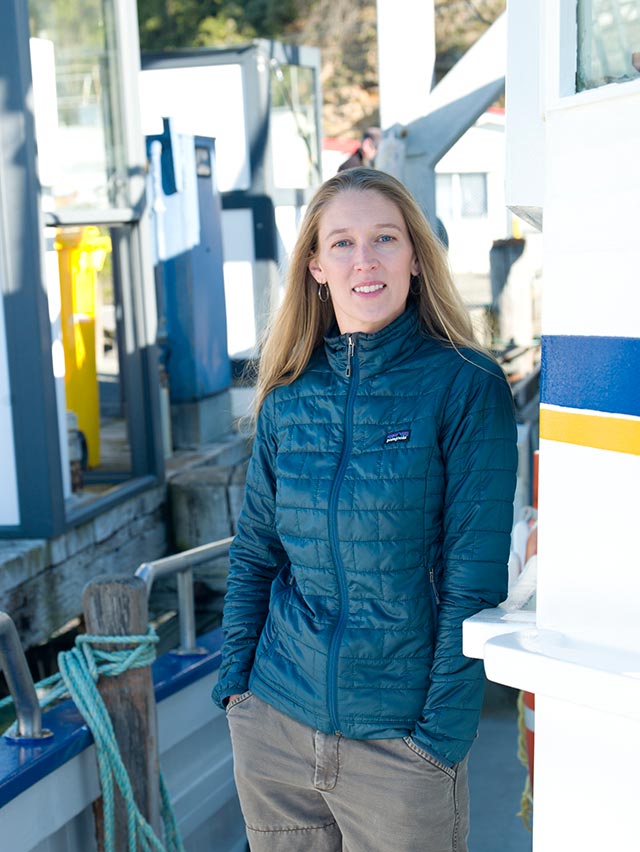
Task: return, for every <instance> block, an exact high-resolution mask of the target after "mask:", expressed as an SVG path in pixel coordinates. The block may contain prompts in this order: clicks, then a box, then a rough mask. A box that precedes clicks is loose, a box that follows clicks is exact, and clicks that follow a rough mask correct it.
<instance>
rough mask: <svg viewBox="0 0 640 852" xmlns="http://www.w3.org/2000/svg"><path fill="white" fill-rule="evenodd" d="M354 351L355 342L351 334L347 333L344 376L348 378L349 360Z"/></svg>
mask: <svg viewBox="0 0 640 852" xmlns="http://www.w3.org/2000/svg"><path fill="white" fill-rule="evenodd" d="M355 351H356V344H355V342H354V339H353V337H352V336H351V335H349V339H348V341H347V369H346V370H345V373H344V374H345V376H346V377H347V378H348V379H350V378H351V360H352V358H353V353H354V352H355Z"/></svg>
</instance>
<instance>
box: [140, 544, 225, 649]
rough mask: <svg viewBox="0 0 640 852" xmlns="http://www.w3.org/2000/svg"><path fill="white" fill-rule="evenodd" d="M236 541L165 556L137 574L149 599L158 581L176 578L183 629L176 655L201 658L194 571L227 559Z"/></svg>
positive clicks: (147, 564)
mask: <svg viewBox="0 0 640 852" xmlns="http://www.w3.org/2000/svg"><path fill="white" fill-rule="evenodd" d="M232 541H233V538H223V539H221V540H220V541H213V542H210V543H208V544H202V545H200V546H199V547H192V548H191V549H190V550H183V551H182V552H180V553H175V554H173V555H172V556H165V557H163V558H162V559H156V560H154V561H153V562H143V563H142V565H140V567H139V568H138V569H137V570H136V577H140V578H141V579H142V580H144V582H145V584H146V586H147V596H149V595H150V594H151V588H152V586H153V583H154V581H155V580H156V579H157V578H159V577H168V576H171V575H173V574H177V575H178V577H177V581H178V622H179V629H180V646H179V648H178V650H177V653H180V654H198V653H200V649H199V648H198V646H197V644H196V617H195V604H194V598H193V568H195V567H196V566H198V565H202V564H203V563H205V562H208V561H209V560H211V559H217V558H220V557H222V556H227V555H228V553H229V546H230V545H231V542H232Z"/></svg>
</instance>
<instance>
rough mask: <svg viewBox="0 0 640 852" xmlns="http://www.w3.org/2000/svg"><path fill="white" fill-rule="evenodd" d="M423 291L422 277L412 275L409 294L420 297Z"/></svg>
mask: <svg viewBox="0 0 640 852" xmlns="http://www.w3.org/2000/svg"><path fill="white" fill-rule="evenodd" d="M421 289H422V279H421V278H420V275H412V276H411V280H410V283H409V292H410V293H411V295H412V296H419V295H420V290H421Z"/></svg>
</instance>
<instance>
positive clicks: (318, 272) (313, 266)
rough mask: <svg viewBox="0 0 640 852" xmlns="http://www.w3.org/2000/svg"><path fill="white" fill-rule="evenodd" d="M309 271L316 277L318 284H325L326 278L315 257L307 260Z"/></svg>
mask: <svg viewBox="0 0 640 852" xmlns="http://www.w3.org/2000/svg"><path fill="white" fill-rule="evenodd" d="M309 272H310V273H311V274H312V275H313V277H314V278H315V279H316V281H317V282H318V284H326V283H327V279H326V278H325V276H324V272H323V271H322V267H321V266H320V265H319V263H318V261H317V260H316V259H315V258H312V259H311V260H310V261H309Z"/></svg>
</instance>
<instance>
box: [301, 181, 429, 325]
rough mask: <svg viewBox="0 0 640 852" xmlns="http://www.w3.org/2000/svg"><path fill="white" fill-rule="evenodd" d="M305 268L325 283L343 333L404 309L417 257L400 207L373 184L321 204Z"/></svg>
mask: <svg viewBox="0 0 640 852" xmlns="http://www.w3.org/2000/svg"><path fill="white" fill-rule="evenodd" d="M309 270H310V272H311V274H312V275H313V277H314V278H315V280H316V281H317V282H318V283H319V284H327V285H328V287H329V291H330V293H331V300H332V302H333V308H334V311H335V315H336V320H337V323H338V328H339V329H340V333H341V334H347V333H350V332H357V331H363V332H374V331H378V330H379V329H381V328H384V327H385V326H386V325H388V324H389V323H390V322H392V320H394V319H395V318H396V317H398V316H400V314H401V313H402V312H403V311H404V309H405V306H406V304H407V297H408V295H409V285H410V282H411V276H412V275H417V274H418V270H419V267H418V261H417V259H416V256H415V252H414V250H413V245H412V244H411V240H410V239H409V233H408V231H407V226H406V224H405V221H404V217H403V215H402V213H401V212H400V209H399V208H398V207H397V206H396V205H395V204H394V203H393V201H389V199H388V198H386V197H385V196H384V195H382V194H381V193H379V192H376V191H375V190H352V189H349V190H345V191H343V192H341V193H340V194H339V195H337V196H336V197H335V198H334V199H333V200H332V201H330V202H329V203H328V204H327V206H326V207H325V209H324V211H323V212H322V215H321V217H320V225H319V228H318V251H317V253H316V255H315V257H314V258H313V259H312V260H311V262H310V263H309Z"/></svg>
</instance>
